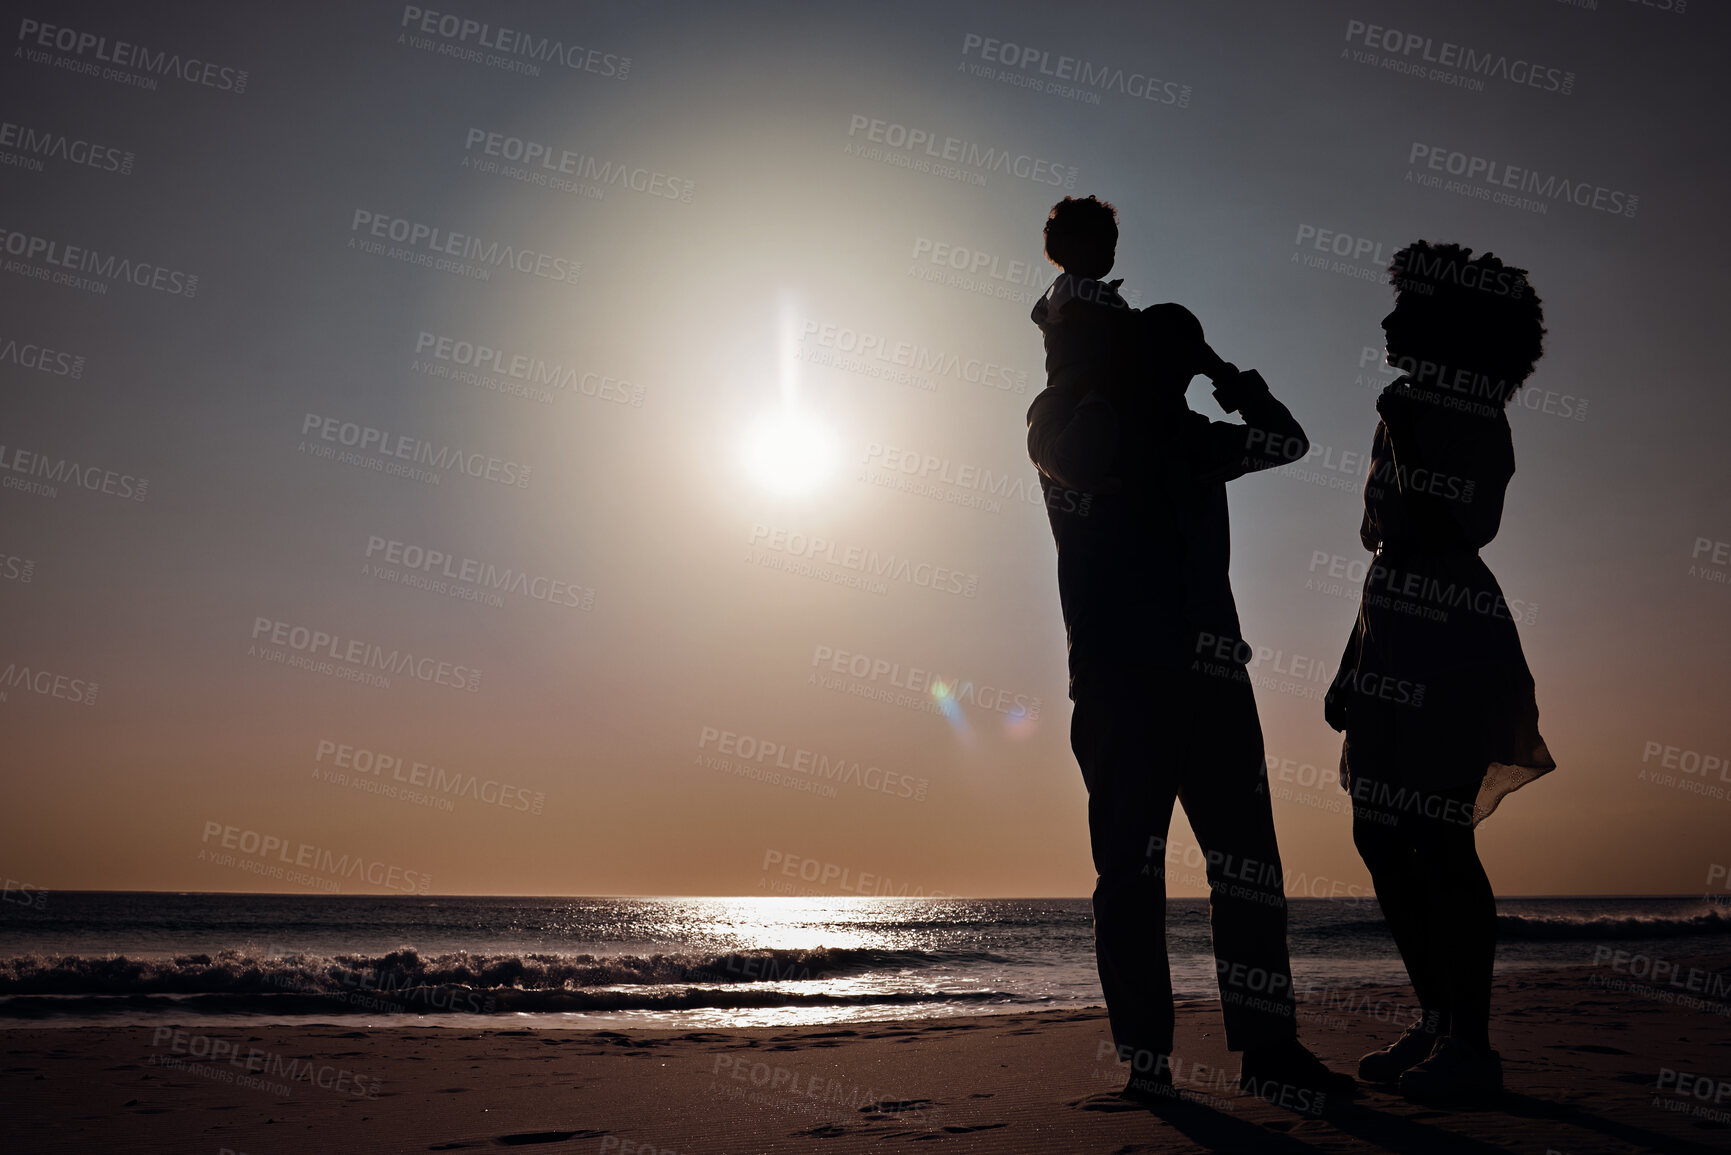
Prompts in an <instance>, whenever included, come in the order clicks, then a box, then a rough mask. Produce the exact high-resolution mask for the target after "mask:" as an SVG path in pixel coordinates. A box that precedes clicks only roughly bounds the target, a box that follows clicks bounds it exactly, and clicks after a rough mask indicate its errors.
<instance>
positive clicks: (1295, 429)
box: [1188, 369, 1310, 481]
mask: <svg viewBox="0 0 1731 1155" xmlns="http://www.w3.org/2000/svg"><path fill="white" fill-rule="evenodd" d="M1215 386H1216V387H1215V393H1214V395H1215V397H1217V398H1218V399H1219V400H1220V404H1221V406H1222V407H1223V408H1225V409H1226V411H1227V412H1229V413H1230V412H1233V411H1236V412H1237V413H1238V415H1239V416H1240V417H1242V418H1244V424H1242V425H1240V424H1238V423H1236V422H1232V421H1210V422H1208V424H1207V427H1206V428H1202V429H1198V430H1197V431H1196V433H1195V435H1194V437H1192V438H1191V439H1190V441H1189V444H1188V453H1189V457H1190V470H1191V473H1192V474H1193V475H1194V476H1195V477H1196V478H1197V479H1198V480H1202V481H1231V480H1232V479H1233V478H1235V477H1243V476H1244V475H1245V474H1246V473H1255V472H1256V471H1257V470H1259V469H1273V468H1274V467H1276V466H1280V465H1290V464H1292V463H1293V462H1294V461H1299V460H1302V459H1303V457H1304V455H1305V454H1307V453H1309V452H1310V439H1309V438H1308V437H1306V436H1305V434H1304V428H1303V427H1302V426H1301V425H1299V424H1298V421H1297V419H1296V418H1294V417H1293V416H1292V413H1291V411H1290V410H1288V409H1287V408H1286V406H1284V405H1282V404H1281V403H1280V402H1279V401H1277V400H1276V399H1275V397H1274V394H1272V393H1270V392H1269V391H1268V382H1266V381H1264V380H1263V379H1262V374H1261V373H1258V372H1257V371H1256V370H1254V369H1251V370H1248V371H1246V372H1243V373H1237V374H1235V375H1232V376H1222V377H1221V378H1218V379H1216V381H1215Z"/></svg>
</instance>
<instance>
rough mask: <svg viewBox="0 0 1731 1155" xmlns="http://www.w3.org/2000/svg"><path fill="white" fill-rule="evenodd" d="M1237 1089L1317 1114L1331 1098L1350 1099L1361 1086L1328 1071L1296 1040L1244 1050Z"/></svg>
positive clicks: (1336, 1072)
mask: <svg viewBox="0 0 1731 1155" xmlns="http://www.w3.org/2000/svg"><path fill="white" fill-rule="evenodd" d="M1238 1089H1239V1090H1241V1091H1249V1092H1250V1093H1251V1094H1253V1095H1256V1096H1258V1097H1259V1098H1263V1099H1267V1100H1268V1101H1269V1102H1270V1103H1274V1104H1276V1105H1278V1106H1282V1107H1289V1108H1292V1109H1293V1110H1297V1111H1304V1112H1307V1113H1310V1114H1316V1113H1319V1112H1321V1111H1322V1110H1323V1109H1324V1108H1325V1107H1326V1106H1327V1103H1328V1100H1329V1099H1330V1098H1333V1099H1350V1098H1351V1097H1352V1096H1353V1094H1354V1093H1355V1092H1356V1091H1357V1090H1358V1084H1357V1083H1356V1082H1355V1081H1354V1079H1353V1077H1352V1076H1351V1075H1347V1074H1343V1073H1341V1072H1339V1071H1331V1070H1329V1069H1328V1068H1327V1067H1326V1066H1324V1065H1323V1062H1322V1060H1321V1059H1319V1058H1317V1057H1316V1056H1315V1055H1313V1054H1311V1053H1310V1050H1309V1048H1307V1047H1306V1046H1305V1045H1304V1044H1303V1043H1300V1042H1299V1041H1298V1040H1297V1039H1288V1040H1287V1041H1285V1042H1283V1043H1272V1044H1270V1045H1268V1046H1264V1047H1252V1048H1250V1049H1249V1050H1247V1051H1245V1052H1244V1064H1243V1067H1242V1068H1241V1069H1240V1070H1239V1072H1238Z"/></svg>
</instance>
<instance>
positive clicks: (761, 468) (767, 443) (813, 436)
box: [744, 410, 837, 496]
mask: <svg viewBox="0 0 1731 1155" xmlns="http://www.w3.org/2000/svg"><path fill="white" fill-rule="evenodd" d="M744 457H745V468H746V471H747V472H748V473H750V474H751V476H752V478H753V480H755V481H756V482H757V483H758V484H759V485H761V486H763V487H764V488H765V489H768V490H770V491H771V492H774V493H779V494H782V495H784V496H797V495H799V494H804V493H810V492H812V491H813V490H816V489H818V488H820V487H821V486H822V485H823V484H824V483H825V482H826V481H828V480H829V478H830V475H831V474H832V473H833V472H834V471H835V464H836V459H837V448H836V439H835V435H834V433H832V432H831V431H830V429H829V427H828V426H826V425H824V424H823V423H822V422H821V421H817V420H815V419H814V418H811V417H807V416H805V415H804V414H801V413H798V412H796V411H792V410H782V411H781V412H777V413H771V414H768V415H766V416H764V417H763V418H761V419H760V420H759V421H758V422H757V424H756V425H754V426H752V428H751V430H750V431H749V432H748V433H747V434H746V439H745V452H744Z"/></svg>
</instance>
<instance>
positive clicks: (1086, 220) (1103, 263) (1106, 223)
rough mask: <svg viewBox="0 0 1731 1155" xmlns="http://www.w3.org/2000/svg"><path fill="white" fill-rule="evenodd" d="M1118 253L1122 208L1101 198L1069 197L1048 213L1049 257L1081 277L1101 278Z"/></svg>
mask: <svg viewBox="0 0 1731 1155" xmlns="http://www.w3.org/2000/svg"><path fill="white" fill-rule="evenodd" d="M1117 252H1118V210H1117V209H1115V208H1113V207H1112V205H1111V203H1110V202H1108V201H1103V200H1100V199H1099V198H1098V197H1092V196H1086V197H1065V198H1064V199H1063V200H1061V201H1059V202H1058V203H1057V204H1055V205H1053V206H1052V211H1051V212H1050V213H1048V214H1047V216H1046V259H1047V260H1049V261H1051V262H1052V263H1053V264H1054V265H1057V266H1058V267H1059V268H1061V269H1063V270H1064V271H1065V272H1066V273H1070V274H1072V275H1074V276H1078V277H1092V278H1093V279H1095V280H1099V279H1100V278H1101V277H1104V276H1105V275H1106V274H1107V273H1109V272H1111V271H1112V262H1113V261H1115V260H1116V259H1117Z"/></svg>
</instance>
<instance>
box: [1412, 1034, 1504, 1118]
mask: <svg viewBox="0 0 1731 1155" xmlns="http://www.w3.org/2000/svg"><path fill="white" fill-rule="evenodd" d="M1400 1093H1401V1094H1402V1095H1405V1096H1406V1097H1407V1098H1408V1099H1411V1100H1413V1101H1414V1102H1415V1103H1423V1104H1424V1105H1425V1106H1427V1107H1470V1106H1480V1105H1483V1104H1486V1103H1492V1102H1495V1101H1496V1100H1497V1099H1498V1098H1499V1097H1500V1096H1501V1095H1502V1093H1503V1060H1502V1056H1501V1055H1499V1054H1497V1053H1496V1052H1495V1051H1481V1050H1479V1049H1478V1048H1477V1047H1475V1046H1473V1045H1472V1044H1471V1043H1468V1042H1465V1041H1463V1040H1461V1039H1457V1038H1455V1037H1454V1036H1452V1035H1445V1036H1444V1037H1442V1038H1441V1039H1438V1040H1437V1044H1436V1049H1435V1050H1433V1051H1432V1052H1431V1053H1430V1057H1429V1058H1427V1059H1425V1060H1424V1061H1423V1062H1421V1063H1419V1064H1418V1065H1417V1066H1415V1067H1413V1068H1411V1069H1410V1070H1408V1071H1407V1072H1406V1073H1405V1074H1404V1075H1402V1076H1401V1077H1400Z"/></svg>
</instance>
